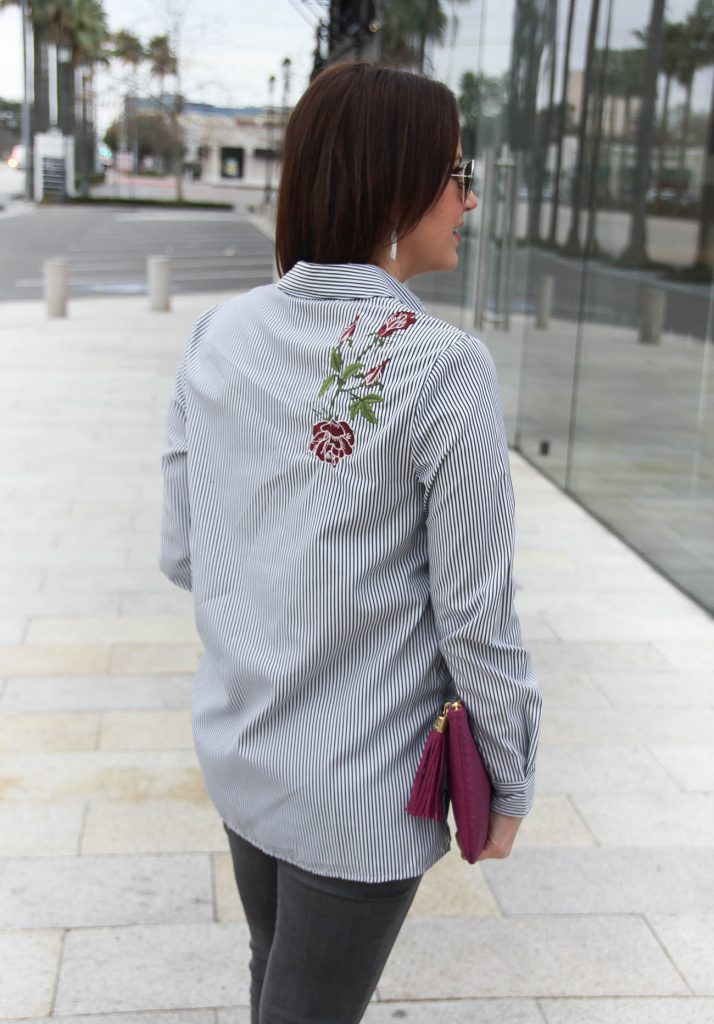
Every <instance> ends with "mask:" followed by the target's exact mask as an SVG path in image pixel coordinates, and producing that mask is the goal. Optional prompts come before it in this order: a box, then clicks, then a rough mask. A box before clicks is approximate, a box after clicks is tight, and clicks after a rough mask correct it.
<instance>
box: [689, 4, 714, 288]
mask: <svg viewBox="0 0 714 1024" xmlns="http://www.w3.org/2000/svg"><path fill="white" fill-rule="evenodd" d="M691 20H692V34H693V36H694V39H695V46H696V49H697V51H698V52H699V53H700V54H701V59H700V67H705V66H708V65H710V64H712V63H714V0H698V3H697V6H696V8H695V9H694V12H693V14H692V17H691ZM704 160H705V164H704V184H703V186H702V202H701V213H700V219H699V233H698V237H697V255H696V257H695V260H694V269H695V272H696V273H697V274H698V275H702V276H703V277H704V279H705V280H711V276H712V272H713V268H714V76H712V93H711V100H710V104H709V124H708V129H707V149H706V153H705V156H704Z"/></svg>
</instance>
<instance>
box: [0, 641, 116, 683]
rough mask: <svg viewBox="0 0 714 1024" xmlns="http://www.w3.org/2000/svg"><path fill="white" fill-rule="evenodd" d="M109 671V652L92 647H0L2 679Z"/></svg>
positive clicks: (88, 645)
mask: <svg viewBox="0 0 714 1024" xmlns="http://www.w3.org/2000/svg"><path fill="white" fill-rule="evenodd" d="M108 668H109V649H108V648H106V647H101V646H99V645H96V644H95V645H92V644H34V645H33V646H28V645H25V644H22V645H18V644H7V645H4V646H2V647H0V674H2V675H4V676H46V675H55V676H62V675H68V676H78V675H87V676H96V675H101V674H102V673H104V672H106V671H107V670H108Z"/></svg>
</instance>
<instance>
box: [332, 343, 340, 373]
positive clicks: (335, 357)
mask: <svg viewBox="0 0 714 1024" xmlns="http://www.w3.org/2000/svg"><path fill="white" fill-rule="evenodd" d="M330 366H331V367H332V369H333V370H334V371H335V373H339V372H340V371H341V369H342V353H341V352H340V350H339V349H338V348H333V350H332V352H331V353H330Z"/></svg>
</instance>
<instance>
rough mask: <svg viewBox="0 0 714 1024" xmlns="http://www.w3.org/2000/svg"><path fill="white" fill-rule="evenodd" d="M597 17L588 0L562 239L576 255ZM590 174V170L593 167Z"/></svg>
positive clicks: (595, 0) (596, 3) (594, 3)
mask: <svg viewBox="0 0 714 1024" xmlns="http://www.w3.org/2000/svg"><path fill="white" fill-rule="evenodd" d="M599 16H600V0H592V2H591V6H590V22H589V25H588V41H587V50H586V54H585V71H584V73H583V87H582V97H581V101H580V120H579V123H578V151H577V157H576V161H575V175H574V176H573V184H572V214H571V219H570V231H569V233H568V238H567V240H566V242H565V248H566V250H567V251H568V252H569V253H571V254H572V255H580V252H581V247H580V216H581V214H582V208H583V188H582V186H583V177H584V173H585V154H586V149H587V145H588V119H589V116H590V95H591V91H592V84H593V81H592V80H593V65H594V58H595V39H596V36H597V25H598V18H599ZM593 173H594V169H593Z"/></svg>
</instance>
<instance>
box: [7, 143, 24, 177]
mask: <svg viewBox="0 0 714 1024" xmlns="http://www.w3.org/2000/svg"><path fill="white" fill-rule="evenodd" d="M7 165H8V167H12V169H13V170H16V171H22V170H24V168H25V147H24V146H23V145H22V144H21V143H19V144H18V145H17V146H13V147H12V152H11V153H10V156H9V157H8V160H7Z"/></svg>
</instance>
